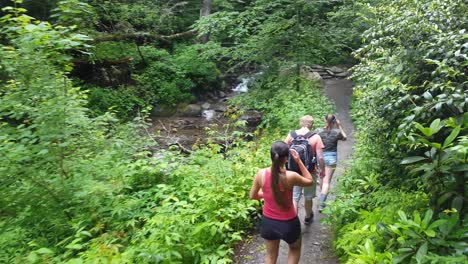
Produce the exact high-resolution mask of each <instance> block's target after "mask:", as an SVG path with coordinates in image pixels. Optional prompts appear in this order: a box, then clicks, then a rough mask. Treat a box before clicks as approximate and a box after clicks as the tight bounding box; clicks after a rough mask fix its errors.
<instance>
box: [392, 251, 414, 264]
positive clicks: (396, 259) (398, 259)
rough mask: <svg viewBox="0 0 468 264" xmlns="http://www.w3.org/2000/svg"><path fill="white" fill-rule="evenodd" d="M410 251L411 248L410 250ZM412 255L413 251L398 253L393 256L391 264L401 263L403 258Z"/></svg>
mask: <svg viewBox="0 0 468 264" xmlns="http://www.w3.org/2000/svg"><path fill="white" fill-rule="evenodd" d="M411 251H412V250H411ZM411 255H413V252H408V253H404V254H400V255H398V256H396V257H394V258H392V263H393V264H398V263H401V262H402V261H403V260H405V259H406V258H408V257H409V256H411Z"/></svg>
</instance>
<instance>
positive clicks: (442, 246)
mask: <svg viewBox="0 0 468 264" xmlns="http://www.w3.org/2000/svg"><path fill="white" fill-rule="evenodd" d="M455 211H456V210H455ZM398 215H399V217H400V219H399V220H398V221H396V222H395V223H394V224H391V225H388V226H385V225H381V226H380V227H381V228H382V230H383V231H384V232H385V233H386V234H385V236H389V237H388V240H387V241H389V244H388V246H387V249H388V250H389V251H391V252H395V254H396V256H395V257H394V258H393V263H401V262H404V261H405V263H408V262H410V263H414V262H416V263H430V262H427V261H425V258H426V256H427V255H428V253H430V252H433V253H441V252H443V253H444V254H447V253H449V254H454V255H456V256H463V254H464V253H466V252H465V251H466V246H467V243H466V241H465V240H466V231H467V230H468V227H466V226H464V227H463V228H457V226H459V225H460V222H459V220H460V219H459V214H458V213H453V212H452V213H451V214H449V215H448V214H442V215H441V216H440V219H438V220H436V221H431V220H432V216H433V212H432V210H430V209H429V210H427V211H426V212H425V214H424V217H421V215H420V214H419V212H417V211H414V213H413V219H409V218H408V217H407V216H406V214H405V213H404V212H402V211H398Z"/></svg>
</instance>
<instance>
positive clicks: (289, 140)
mask: <svg viewBox="0 0 468 264" xmlns="http://www.w3.org/2000/svg"><path fill="white" fill-rule="evenodd" d="M291 140H292V137H291V134H289V133H288V135H287V136H286V138H285V139H284V142H286V144H288V145H291Z"/></svg>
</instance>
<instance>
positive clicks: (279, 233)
mask: <svg viewBox="0 0 468 264" xmlns="http://www.w3.org/2000/svg"><path fill="white" fill-rule="evenodd" d="M260 235H261V236H262V237H263V238H264V239H266V240H279V239H282V240H284V241H286V243H288V244H291V243H294V242H296V241H297V240H298V239H299V237H300V236H301V222H300V221H299V218H297V216H296V217H295V218H293V219H291V220H274V219H271V218H268V217H266V216H262V223H261V226H260Z"/></svg>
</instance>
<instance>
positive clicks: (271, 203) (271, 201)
mask: <svg viewBox="0 0 468 264" xmlns="http://www.w3.org/2000/svg"><path fill="white" fill-rule="evenodd" d="M262 191H263V199H264V200H265V203H264V204H263V215H264V216H266V217H268V218H271V219H275V220H291V219H293V218H294V217H296V215H297V213H296V209H294V205H293V201H292V189H290V190H285V189H284V187H283V186H282V185H281V184H280V191H281V194H282V195H283V197H284V199H285V201H286V204H287V205H288V208H287V209H285V210H282V209H281V208H280V207H279V206H278V205H277V204H276V202H275V198H274V196H273V190H272V189H271V172H270V169H266V171H265V181H264V183H263V186H262Z"/></svg>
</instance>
